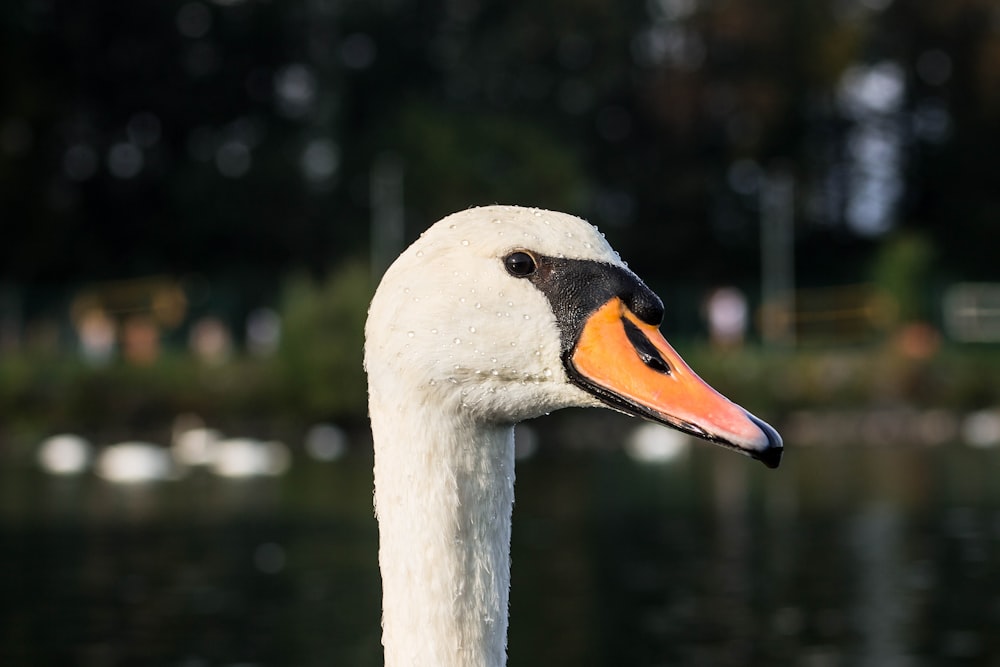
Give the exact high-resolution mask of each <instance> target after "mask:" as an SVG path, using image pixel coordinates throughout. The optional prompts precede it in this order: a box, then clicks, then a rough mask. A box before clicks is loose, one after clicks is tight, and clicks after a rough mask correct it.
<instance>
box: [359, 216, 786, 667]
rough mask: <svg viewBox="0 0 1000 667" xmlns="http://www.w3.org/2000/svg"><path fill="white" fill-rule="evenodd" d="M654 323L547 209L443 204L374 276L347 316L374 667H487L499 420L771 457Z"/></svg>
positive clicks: (498, 526) (504, 525)
mask: <svg viewBox="0 0 1000 667" xmlns="http://www.w3.org/2000/svg"><path fill="white" fill-rule="evenodd" d="M662 316H663V306H662V303H661V302H660V300H659V299H658V298H657V297H656V295H655V294H653V293H652V292H651V291H650V290H649V289H648V288H647V287H646V286H645V285H644V284H643V283H642V282H641V281H640V280H639V279H638V278H637V277H636V276H635V274H633V273H632V272H631V271H630V270H629V269H628V268H626V266H625V264H624V263H623V262H622V261H621V259H620V258H619V256H618V254H617V253H615V252H614V251H613V250H612V249H611V247H610V246H609V245H608V244H607V242H606V241H605V240H604V237H603V235H602V234H600V233H599V232H598V231H597V230H596V228H594V227H593V226H591V225H590V224H588V223H586V222H584V221H583V220H580V219H579V218H575V217H572V216H569V215H565V214H562V213H555V212H551V211H543V210H538V209H524V208H519V207H510V206H489V207H484V208H476V209H471V210H468V211H463V212H461V213H456V214H454V215H451V216H449V217H447V218H444V219H443V220H441V221H439V222H438V223H436V224H435V225H433V226H432V227H431V228H430V229H428V230H427V231H426V232H425V233H424V234H423V235H422V236H421V237H420V238H419V239H418V240H417V241H416V242H415V243H414V244H413V245H412V246H410V247H409V248H408V249H407V250H406V251H404V252H403V253H402V255H401V256H400V257H399V258H398V259H397V260H396V262H395V263H394V264H393V265H392V266H391V267H390V268H389V269H388V271H386V273H385V276H384V277H383V279H382V282H381V284H380V285H379V287H378V290H377V291H376V293H375V296H374V298H373V300H372V303H371V308H370V310H369V315H368V322H367V325H366V327H365V337H366V343H365V368H366V371H367V373H368V388H369V410H370V416H371V422H372V433H373V436H374V441H375V507H376V514H377V516H378V522H379V536H380V545H379V566H380V568H381V572H382V588H383V600H382V613H383V619H382V625H383V630H382V644H383V646H384V649H385V664H386V665H389V666H393V665H396V666H398V665H418V666H423V665H426V666H433V667H450V666H456V667H457V666H458V665H462V666H463V667H469V666H498V665H503V664H504V663H505V661H506V636H507V602H508V586H509V579H510V560H509V552H510V521H511V509H512V504H513V501H514V440H513V424H514V423H516V422H518V421H521V420H523V419H528V418H531V417H536V416H538V415H541V414H545V413H548V412H550V411H552V410H557V409H559V408H564V407H569V406H603V407H611V408H613V409H615V410H619V411H621V412H625V413H628V414H632V415H637V416H641V417H644V418H646V419H649V420H652V421H657V422H660V423H662V424H667V425H670V426H673V427H675V428H678V429H680V430H683V431H686V432H688V433H693V434H695V435H698V436H700V437H703V438H706V439H708V440H713V441H715V442H718V443H721V444H724V445H726V446H729V447H732V448H734V449H737V450H740V451H743V452H745V453H747V454H749V455H750V456H753V457H754V458H758V459H760V460H762V461H763V462H764V463H766V464H768V465H769V466H771V467H774V466H777V465H778V462H779V461H780V458H781V451H782V444H781V439H780V437H779V436H778V434H777V433H776V432H775V431H774V429H772V428H771V427H770V426H768V425H766V424H765V423H763V422H762V421H760V420H759V419H757V418H755V417H753V416H751V415H749V414H748V413H746V412H745V411H744V410H743V409H742V408H740V407H738V406H736V405H735V404H733V403H730V402H729V401H728V400H726V399H725V398H723V397H722V396H721V395H719V394H718V393H716V392H715V391H714V390H713V389H711V388H710V387H709V386H708V385H707V384H705V383H704V382H703V381H702V380H700V379H699V378H698V376H697V375H695V374H694V373H693V372H692V371H691V370H690V368H688V366H687V365H685V363H684V362H683V361H682V360H681V359H680V357H678V356H677V354H676V352H674V350H673V349H672V348H671V347H670V345H668V344H667V342H666V341H665V340H664V339H663V337H662V336H661V335H660V333H659V331H658V326H659V324H660V321H661V319H662Z"/></svg>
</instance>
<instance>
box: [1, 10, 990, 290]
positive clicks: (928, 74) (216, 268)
mask: <svg viewBox="0 0 1000 667" xmlns="http://www.w3.org/2000/svg"><path fill="white" fill-rule="evenodd" d="M877 5H888V6H887V8H885V9H878V8H874V9H873V8H872V7H874V6H877ZM997 12H998V10H997V8H996V6H995V3H993V2H990V1H989V0H979V1H975V0H967V1H964V2H953V3H940V2H933V1H931V0H926V1H923V2H896V3H892V4H889V3H878V2H867V3H866V2H861V1H860V0H859V1H858V2H852V1H851V0H818V1H816V0H779V1H778V2H773V1H770V0H769V1H765V0H733V1H731V2H709V1H707V0H691V1H690V2H682V1H675V2H671V1H667V0H662V1H659V2H658V1H650V2H646V3H621V2H614V1H612V0H588V1H585V2H580V1H578V0H546V1H544V2H539V1H538V0H513V1H509V2H500V1H493V0H482V1H480V2H475V1H472V0H470V1H468V2H453V1H448V2H446V1H444V0H381V1H378V2H372V1H362V0H356V1H351V0H308V1H307V0H287V1H282V2H257V1H255V0H243V1H241V2H232V1H230V2H217V3H212V2H196V1H181V2H160V3H152V4H150V3H136V2H132V1H130V0H103V1H102V2H93V3H92V2H64V1H56V0H35V1H34V2H30V3H7V4H6V5H5V6H4V8H3V9H0V20H2V24H0V26H2V27H0V56H2V57H0V91H2V94H0V220H2V234H3V241H2V243H0V282H6V283H9V284H14V285H37V284H78V283H81V282H87V281H93V280H103V279H113V278H123V277H132V276H141V275H149V274H157V273H161V274H169V275H183V274H186V273H198V274H202V275H206V276H209V277H218V276H228V277H235V278H237V279H239V280H240V281H242V282H243V284H246V285H247V286H248V289H264V290H266V289H267V288H268V285H269V284H271V283H273V282H274V281H275V278H276V277H277V276H281V275H284V274H286V273H287V272H289V271H290V270H293V269H300V268H303V267H304V268H306V269H307V270H310V271H312V272H314V273H323V272H325V271H327V270H328V269H329V268H330V267H332V266H333V265H334V264H336V263H338V262H340V261H342V260H343V259H344V258H345V257H347V256H350V255H364V254H365V253H366V252H367V245H368V242H369V231H368V220H369V207H370V202H369V191H370V188H369V175H370V170H371V168H372V164H373V162H374V161H375V160H376V159H377V157H378V156H380V155H383V154H386V153H390V154H393V155H396V156H398V157H399V158H400V159H401V161H402V164H403V167H404V195H405V196H404V207H405V209H404V210H405V217H406V225H407V228H406V236H407V238H412V237H414V236H415V235H416V234H417V233H419V231H420V230H421V229H422V228H423V227H425V226H426V225H427V224H429V223H430V222H432V221H433V220H435V219H436V218H438V217H440V216H442V215H444V214H446V213H449V212H451V211H453V210H455V209H459V208H464V207H466V206H472V205H476V204H482V203H492V202H508V203H522V204H528V205H540V206H547V207H554V208H561V209H565V210H568V211H571V212H574V213H577V214H580V215H584V216H586V217H588V218H589V219H591V220H592V221H594V222H595V223H597V224H599V225H600V226H601V227H602V228H607V230H608V232H609V234H610V235H611V236H613V237H614V240H615V244H616V246H619V247H620V248H621V250H622V251H623V253H624V254H626V255H627V256H628V257H629V258H630V259H632V261H633V264H634V265H636V266H637V268H638V269H639V270H640V271H641V272H642V273H643V274H644V275H647V276H650V277H651V279H652V280H653V281H656V280H663V281H667V280H670V281H673V282H690V283H692V284H708V283H712V282H721V281H736V282H742V283H746V284H753V281H755V280H756V276H757V275H758V273H759V270H760V266H759V251H758V244H759V234H758V228H759V227H758V225H759V215H760V210H759V206H758V193H759V186H760V183H761V179H762V178H763V177H766V175H767V174H768V173H770V172H772V171H774V170H778V169H780V170H784V171H786V172H788V173H791V174H792V175H793V176H794V177H795V182H796V190H795V192H796V200H795V206H796V238H797V257H798V270H799V273H800V274H801V275H800V279H801V281H802V282H803V283H813V284H824V283H830V282H840V281H849V280H858V279H861V278H863V270H862V269H860V268H859V267H862V266H864V265H865V264H866V263H867V262H869V260H870V255H871V254H872V252H873V249H874V247H875V245H876V244H877V243H878V242H879V241H880V240H881V239H883V238H885V237H886V234H887V232H886V229H885V228H882V229H879V230H878V232H877V233H871V232H870V230H869V231H868V232H866V231H865V230H864V229H858V228H857V227H856V226H852V225H851V224H850V220H849V218H850V215H849V213H848V211H849V210H850V205H851V197H852V196H856V195H853V194H852V192H853V191H852V190H851V189H850V187H848V186H846V185H845V183H847V182H848V181H849V180H850V176H849V174H850V169H851V167H850V156H851V154H852V150H854V148H852V146H856V142H857V139H856V137H857V133H856V132H855V130H856V129H857V127H858V126H859V124H860V123H861V122H862V121H861V120H859V118H860V117H859V116H858V115H857V114H854V115H852V114H851V113H849V112H846V111H845V110H844V105H843V103H842V99H841V98H842V97H843V91H842V89H843V85H844V83H843V82H844V81H845V76H846V75H847V74H848V73H849V71H850V70H851V68H863V67H865V66H868V65H877V64H879V63H885V62H888V63H892V64H893V65H894V66H895V67H897V68H899V71H901V72H902V81H903V84H904V88H903V90H904V94H903V96H902V101H901V102H900V103H899V104H898V105H897V106H896V107H893V108H892V109H890V110H889V111H888V112H885V113H883V115H882V116H880V117H879V118H878V119H877V122H878V123H882V124H883V126H882V127H883V130H884V128H889V129H888V130H884V131H885V132H887V133H888V134H887V135H886V136H889V137H890V138H894V137H896V136H897V135H898V136H899V137H901V139H900V140H899V142H898V143H897V144H896V145H895V146H896V148H895V149H894V150H895V151H896V153H895V155H896V157H895V158H892V159H898V161H899V164H900V167H899V168H898V169H897V171H898V172H899V178H900V179H901V184H900V192H899V196H898V201H897V202H896V203H895V204H893V205H891V206H890V207H889V211H890V212H889V215H890V216H891V218H892V219H891V224H890V225H889V226H888V229H889V232H888V233H890V234H891V230H903V229H908V228H912V229H915V230H919V231H921V232H923V233H925V234H926V235H927V236H928V237H930V239H931V240H932V242H933V244H934V246H935V248H936V249H937V257H938V259H939V260H940V261H941V262H942V267H943V268H944V269H945V270H946V271H948V272H950V273H951V274H953V275H956V276H966V277H975V278H984V279H996V278H997V277H998V276H997V272H998V269H997V262H996V261H994V260H993V257H992V256H993V253H992V252H989V249H991V248H993V247H996V245H997V244H998V242H1000V224H998V223H997V219H998V216H1000V188H997V187H996V175H997V168H996V161H997V157H996V156H997V155H998V154H1000V150H998V149H1000V55H998V54H1000V34H998V27H997V26H998V25H1000V19H998V14H997ZM877 139H878V137H876V140H877ZM875 159H880V158H878V156H876V158H875ZM845 174H847V176H845Z"/></svg>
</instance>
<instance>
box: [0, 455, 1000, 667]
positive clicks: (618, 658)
mask: <svg viewBox="0 0 1000 667" xmlns="http://www.w3.org/2000/svg"><path fill="white" fill-rule="evenodd" d="M517 475H518V479H517V502H516V506H515V510H514V529H513V546H512V552H513V554H512V555H513V572H512V579H513V583H512V592H511V615H512V620H511V628H510V639H509V652H510V663H511V664H512V665H515V666H516V665H649V666H653V665H684V666H686V667H691V666H698V665H705V666H706V667H708V666H712V667H725V666H727V665H733V666H736V665H741V666H746V665H751V666H765V665H766V666H772V665H781V666H784V665H803V666H808V667H828V666H830V667H832V666H854V665H859V666H860V665H864V666H869V665H870V666H872V667H893V666H896V665H1000V451H996V450H975V449H971V448H969V447H966V446H962V445H953V446H940V447H934V448H927V447H916V446H915V447H912V448H908V447H905V446H897V447H891V448H890V447H885V448H882V447H861V446H851V445H850V443H845V444H844V445H843V446H840V447H832V446H831V447H823V448H804V449H796V448H795V447H794V445H791V446H790V449H789V450H788V452H787V453H786V457H785V461H784V463H783V465H782V467H781V468H780V469H779V470H777V471H769V470H766V469H765V468H764V467H763V466H761V465H759V464H757V463H755V462H752V461H750V460H748V459H746V458H743V457H740V456H736V455H734V454H733V453H731V452H726V451H723V450H721V449H719V448H714V447H711V446H707V445H698V446H696V447H693V448H692V449H691V450H690V451H689V452H687V453H686V454H685V455H683V456H682V457H681V458H679V459H677V460H675V461H673V462H671V463H668V464H658V465H649V464H642V463H638V462H636V461H634V460H632V459H630V458H629V457H628V456H626V455H625V454H624V453H623V452H621V451H589V450H588V451H565V450H559V451H552V450H547V449H546V448H545V447H544V445H543V446H542V447H541V449H540V450H539V452H538V453H537V454H536V456H534V457H533V458H531V459H528V460H524V461H520V462H519V463H518V468H517ZM371 498H372V490H371V460H370V455H366V454H365V453H364V452H360V453H357V452H356V453H353V454H350V455H348V456H347V457H345V458H342V459H339V460H337V461H335V462H329V463H321V462H317V461H313V460H310V459H308V458H307V457H305V456H301V455H297V456H296V457H295V459H294V462H293V465H292V467H291V469H290V471H289V472H288V473H287V474H285V475H284V476H282V477H278V478H263V479H254V480H242V481H234V480H223V479H220V478H217V477H214V476H212V475H210V474H209V473H208V472H206V471H194V472H193V473H191V474H189V475H187V476H186V477H185V478H183V479H181V480H177V481H165V482H157V483H153V484H149V485H139V486H124V485H116V484H111V483H108V482H105V481H102V480H100V479H98V478H97V477H95V476H93V475H91V474H84V475H82V476H79V477H74V478H56V477H51V476H47V475H45V474H43V473H42V472H41V471H39V470H37V469H36V468H35V467H33V466H31V465H28V464H23V465H15V464H10V465H4V467H3V469H2V471H0V540H2V542H0V665H3V666H4V667H41V666H45V665H59V666H61V667H66V666H72V665H82V666H105V665H115V666H117V665H168V666H178V667H207V666H216V665H221V666H227V665H228V666H235V665H241V666H248V665H260V666H264V665H268V666H275V667H290V666H297V665H302V666H306V665H317V666H318V665H324V666H329V665H358V666H365V665H379V664H381V647H380V645H379V595H380V593H379V590H380V589H379V577H378V569H377V565H376V552H377V531H376V524H375V521H374V519H373V518H372V512H371Z"/></svg>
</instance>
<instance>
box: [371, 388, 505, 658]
mask: <svg viewBox="0 0 1000 667" xmlns="http://www.w3.org/2000/svg"><path fill="white" fill-rule="evenodd" d="M373 407H374V406H373ZM406 409H407V408H406V407H399V405H398V404H397V405H396V406H395V408H394V410H393V411H392V412H391V414H386V413H385V412H384V411H379V410H377V409H373V410H372V428H373V434H374V437H375V506H376V514H377V516H378V521H379V566H380V568H381V573H382V595H383V600H382V613H383V618H382V643H383V646H384V649H385V664H386V665H387V666H388V667H392V666H398V665H415V666H420V665H427V666H432V665H433V666H434V667H449V666H451V665H454V666H456V667H457V666H458V665H462V666H463V667H469V666H483V667H500V666H502V665H504V664H505V662H506V643H507V606H508V590H509V584H510V525H511V511H512V508H513V501H514V433H513V427H511V426H507V425H505V426H498V425H483V424H477V423H475V422H473V421H470V420H467V419H463V418H461V417H458V416H456V415H449V414H447V413H446V412H433V413H432V414H427V411H425V412H424V413H423V414H420V415H415V416H414V419H407V415H405V414H401V411H405V410H406Z"/></svg>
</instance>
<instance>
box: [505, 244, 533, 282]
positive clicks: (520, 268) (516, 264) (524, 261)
mask: <svg viewBox="0 0 1000 667" xmlns="http://www.w3.org/2000/svg"><path fill="white" fill-rule="evenodd" d="M503 265H504V266H505V267H506V268H507V273H509V274H510V275H512V276H517V277H518V278H524V277H526V276H530V275H531V274H532V273H534V272H535V269H536V268H538V267H536V266H535V258H534V257H532V256H531V255H529V254H528V253H526V252H523V251H520V250H519V251H517V252H512V253H510V254H509V255H507V256H506V257H504V260H503Z"/></svg>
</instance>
